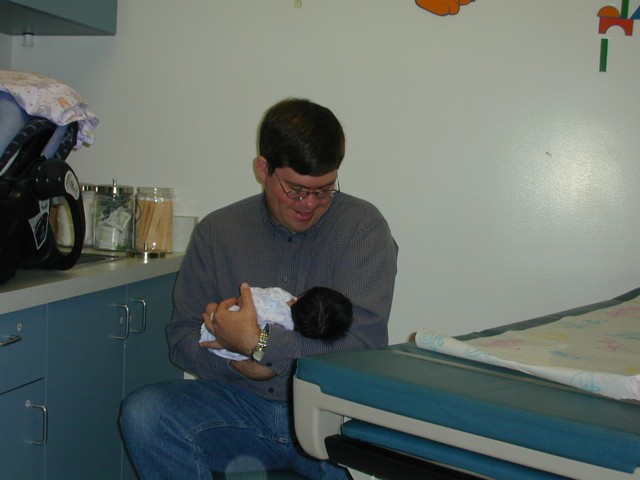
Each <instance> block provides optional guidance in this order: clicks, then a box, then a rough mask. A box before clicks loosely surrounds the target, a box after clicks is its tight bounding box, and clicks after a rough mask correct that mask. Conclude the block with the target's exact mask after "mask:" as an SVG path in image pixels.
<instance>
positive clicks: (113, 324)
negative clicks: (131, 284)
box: [46, 287, 128, 480]
mask: <svg viewBox="0 0 640 480" xmlns="http://www.w3.org/2000/svg"><path fill="white" fill-rule="evenodd" d="M125 294H126V288H125V287H118V288H112V289H109V290H103V291H100V292H97V293H92V294H88V295H82V296H79V297H75V298H72V299H69V300H63V301H60V302H56V303H52V304H50V305H49V338H48V344H49V347H48V348H49V350H48V359H47V377H46V380H47V405H48V408H49V442H48V444H47V447H46V448H47V452H46V455H47V464H46V475H47V478H48V479H54V480H55V479H65V480H73V479H85V478H87V477H90V478H91V479H92V480H99V479H104V480H113V479H117V478H120V434H119V430H118V413H119V408H120V400H121V397H122V375H123V368H124V363H123V359H124V339H122V338H119V337H124V336H126V333H125V332H126V329H127V328H128V327H127V325H126V323H127V316H126V314H125V310H124V309H123V308H122V307H119V306H118V305H125V297H126V295H125Z"/></svg>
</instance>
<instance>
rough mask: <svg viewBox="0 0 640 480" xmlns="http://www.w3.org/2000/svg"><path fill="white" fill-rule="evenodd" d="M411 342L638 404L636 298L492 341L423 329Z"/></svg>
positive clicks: (639, 310) (639, 313)
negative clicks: (451, 335) (456, 336)
mask: <svg viewBox="0 0 640 480" xmlns="http://www.w3.org/2000/svg"><path fill="white" fill-rule="evenodd" d="M415 341H416V344H417V346H418V347H420V348H423V349H426V350H431V351H434V352H440V353H444V354H448V355H454V356H457V357H461V358H466V359H469V360H474V361H478V362H484V363H488V364H492V365H498V366H501V367H506V368H511V369H514V370H519V371H522V372H525V373H528V374H530V375H534V376H536V377H541V378H546V379H548V380H553V381H555V382H559V383H562V384H566V385H571V386H573V387H576V388H579V389H582V390H586V391H588V392H591V393H595V394H599V395H604V396H607V397H612V398H616V399H634V400H640V298H634V299H632V300H629V301H627V302H624V303H621V304H619V305H615V306H612V307H608V308H603V309H600V310H595V311H592V312H588V313H585V314H582V315H578V316H566V317H564V318H562V319H560V320H558V321H555V322H552V323H548V324H546V325H540V326H537V327H533V328H529V329H527V330H522V331H507V332H505V333H502V334H500V335H496V336H490V337H482V338H475V339H472V340H467V341H464V342H462V341H459V340H456V339H455V338H452V337H449V336H446V335H442V334H440V333H438V332H435V331H433V330H428V329H424V330H419V331H418V332H417V333H416V340H415Z"/></svg>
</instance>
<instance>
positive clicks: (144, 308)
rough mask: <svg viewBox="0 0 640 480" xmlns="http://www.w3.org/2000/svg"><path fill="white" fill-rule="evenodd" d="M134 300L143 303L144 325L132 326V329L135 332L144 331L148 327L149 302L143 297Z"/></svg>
mask: <svg viewBox="0 0 640 480" xmlns="http://www.w3.org/2000/svg"><path fill="white" fill-rule="evenodd" d="M132 301H134V302H136V303H139V304H140V305H142V326H141V327H140V328H139V329H135V328H132V329H131V331H132V332H133V333H144V331H145V330H146V329H147V302H145V301H144V300H142V299H141V298H133V299H132Z"/></svg>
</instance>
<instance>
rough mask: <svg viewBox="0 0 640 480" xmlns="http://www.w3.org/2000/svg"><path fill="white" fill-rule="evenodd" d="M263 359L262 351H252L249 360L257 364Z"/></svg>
mask: <svg viewBox="0 0 640 480" xmlns="http://www.w3.org/2000/svg"><path fill="white" fill-rule="evenodd" d="M262 357H264V350H254V351H253V352H251V358H252V359H253V360H255V361H256V362H259V361H260V360H262Z"/></svg>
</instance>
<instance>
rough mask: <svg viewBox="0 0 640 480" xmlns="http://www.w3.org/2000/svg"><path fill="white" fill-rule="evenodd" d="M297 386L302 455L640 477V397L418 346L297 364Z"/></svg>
mask: <svg viewBox="0 0 640 480" xmlns="http://www.w3.org/2000/svg"><path fill="white" fill-rule="evenodd" d="M632 294H633V295H638V294H640V290H636V291H634V292H633V293H632ZM628 296H629V294H627V296H626V297H625V296H621V297H617V298H616V299H613V300H610V301H608V302H601V303H599V304H594V305H591V306H588V307H581V308H580V309H574V310H571V311H568V312H562V313H561V314H555V315H550V316H548V317H544V318H542V319H535V320H530V321H528V322H521V323H519V324H513V325H510V326H506V327H501V328H500V329H494V330H493V331H494V332H498V331H504V330H505V329H513V328H515V329H518V328H526V326H527V325H530V324H539V323H540V322H541V321H551V320H552V319H553V318H559V316H560V315H567V314H571V313H572V312H576V313H579V312H584V311H588V310H589V309H595V308H601V307H602V306H603V305H608V304H611V303H610V302H616V301H622V300H624V298H628ZM639 331H640V328H639ZM487 332H490V334H491V332H492V331H487ZM482 333H485V332H481V334H482ZM471 335H477V334H471ZM458 338H464V337H458ZM293 382H294V384H293V388H294V415H295V428H296V434H297V436H298V439H299V441H300V444H301V445H302V447H303V448H304V449H305V451H307V453H309V454H310V455H312V456H314V457H316V458H320V459H330V460H332V461H334V462H335V463H339V464H341V465H344V466H347V467H349V468H350V469H353V470H356V471H359V472H362V473H365V474H367V475H372V476H375V478H380V479H389V480H395V479H398V480H411V479H424V478H474V477H475V478H477V477H480V478H497V479H518V480H520V479H554V478H555V479H557V478H564V477H568V478H576V479H590V480H617V479H620V480H623V479H640V468H639V467H640V403H639V402H636V401H631V400H630V401H618V400H612V399H609V398H604V397H600V396H596V395H592V394H589V393H585V392H581V391H578V390H575V389H573V388H572V387H569V386H564V385H560V384H557V383H554V382H551V381H547V380H544V379H539V378H535V377H532V376H529V375H526V374H523V373H520V372H516V371H512V370H508V369H504V368H500V367H496V366H492V365H486V364H481V363H476V362H473V361H469V360H466V359H462V358H457V357H453V356H447V355H443V354H439V353H434V352H430V351H427V350H423V349H420V348H418V347H416V345H415V344H413V343H406V344H400V345H393V346H390V347H387V348H384V349H380V350H370V351H359V352H338V353H331V354H327V355H320V356H315V357H306V358H301V359H300V360H299V361H298V367H297V372H296V375H295V377H294V380H293Z"/></svg>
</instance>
